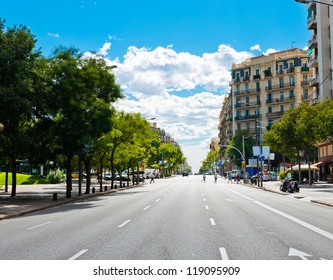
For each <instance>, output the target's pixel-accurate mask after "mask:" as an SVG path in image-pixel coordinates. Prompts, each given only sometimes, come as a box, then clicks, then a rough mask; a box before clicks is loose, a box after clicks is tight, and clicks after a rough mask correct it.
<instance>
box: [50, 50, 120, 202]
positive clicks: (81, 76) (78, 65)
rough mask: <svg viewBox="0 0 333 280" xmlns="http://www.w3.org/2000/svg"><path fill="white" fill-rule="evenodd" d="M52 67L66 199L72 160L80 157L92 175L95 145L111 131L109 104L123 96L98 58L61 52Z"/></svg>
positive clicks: (55, 128) (56, 135)
mask: <svg viewBox="0 0 333 280" xmlns="http://www.w3.org/2000/svg"><path fill="white" fill-rule="evenodd" d="M51 67H52V69H53V87H52V94H53V104H54V107H53V112H52V113H53V117H52V120H53V122H54V126H53V133H54V140H55V147H56V148H55V151H57V152H59V153H61V154H63V155H64V156H65V157H66V163H65V165H66V181H67V184H66V185H67V187H66V197H71V188H72V178H71V174H72V166H71V161H72V159H73V157H74V155H80V156H81V157H82V158H83V159H84V161H85V165H86V169H87V175H88V174H89V175H90V163H91V159H92V155H93V152H94V147H95V142H96V141H97V139H98V138H99V137H100V136H101V135H102V133H104V132H107V131H108V130H110V129H111V122H110V120H111V114H112V110H111V107H110V102H114V101H115V100H117V99H118V98H120V97H122V95H121V93H120V89H119V86H118V85H116V84H115V82H114V76H113V74H112V73H111V71H110V70H111V68H110V67H108V66H107V65H106V63H105V62H104V60H102V59H100V58H98V57H97V58H90V59H87V58H85V57H83V56H82V55H81V54H80V53H79V52H78V51H77V50H74V49H65V50H63V49H59V50H57V51H56V52H55V56H54V58H53V59H52V64H51ZM89 175H88V176H89ZM87 181H88V183H87V189H86V193H89V187H90V183H89V182H90V180H89V178H88V180H87Z"/></svg>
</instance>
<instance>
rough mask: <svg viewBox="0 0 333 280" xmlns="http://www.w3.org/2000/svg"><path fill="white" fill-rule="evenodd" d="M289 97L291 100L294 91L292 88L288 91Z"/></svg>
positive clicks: (293, 96)
mask: <svg viewBox="0 0 333 280" xmlns="http://www.w3.org/2000/svg"><path fill="white" fill-rule="evenodd" d="M289 98H290V99H291V100H292V99H294V98H295V92H294V90H293V89H292V90H290V91H289Z"/></svg>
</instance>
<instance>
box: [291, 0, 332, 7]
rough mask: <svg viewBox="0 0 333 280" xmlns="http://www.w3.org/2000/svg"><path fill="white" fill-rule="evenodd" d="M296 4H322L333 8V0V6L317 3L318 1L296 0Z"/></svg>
mask: <svg viewBox="0 0 333 280" xmlns="http://www.w3.org/2000/svg"><path fill="white" fill-rule="evenodd" d="M295 2H298V3H302V4H311V3H318V4H322V5H326V6H331V7H333V1H332V0H331V2H332V3H331V4H329V3H325V2H321V1H316V0H295Z"/></svg>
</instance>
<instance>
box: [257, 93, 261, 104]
mask: <svg viewBox="0 0 333 280" xmlns="http://www.w3.org/2000/svg"><path fill="white" fill-rule="evenodd" d="M257 105H260V95H257Z"/></svg>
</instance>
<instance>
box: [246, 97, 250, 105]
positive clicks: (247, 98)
mask: <svg viewBox="0 0 333 280" xmlns="http://www.w3.org/2000/svg"><path fill="white" fill-rule="evenodd" d="M246 105H250V98H249V97H246Z"/></svg>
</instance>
